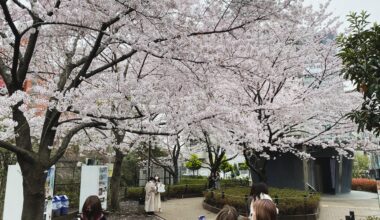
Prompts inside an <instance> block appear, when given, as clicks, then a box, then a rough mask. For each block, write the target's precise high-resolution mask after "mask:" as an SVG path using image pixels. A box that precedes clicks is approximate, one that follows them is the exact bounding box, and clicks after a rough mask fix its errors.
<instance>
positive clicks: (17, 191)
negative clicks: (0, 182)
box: [3, 164, 55, 220]
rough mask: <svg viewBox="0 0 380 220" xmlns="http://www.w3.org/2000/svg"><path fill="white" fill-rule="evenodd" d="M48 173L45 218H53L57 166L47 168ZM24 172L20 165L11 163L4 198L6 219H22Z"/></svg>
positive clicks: (45, 219) (49, 219) (4, 217)
mask: <svg viewBox="0 0 380 220" xmlns="http://www.w3.org/2000/svg"><path fill="white" fill-rule="evenodd" d="M47 172H48V175H47V177H46V182H45V195H46V200H45V208H44V220H51V217H52V197H53V190H54V175H55V166H53V167H51V168H50V169H49V170H47ZM22 181H23V180H22V173H21V169H20V166H19V165H18V164H16V165H9V166H8V174H7V184H6V187H5V198H4V212H3V219H4V220H21V214H22V204H23V202H24V195H23V186H22Z"/></svg>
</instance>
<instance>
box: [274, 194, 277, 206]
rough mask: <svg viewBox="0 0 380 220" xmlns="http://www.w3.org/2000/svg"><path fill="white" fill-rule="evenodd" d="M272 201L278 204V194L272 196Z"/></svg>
mask: <svg viewBox="0 0 380 220" xmlns="http://www.w3.org/2000/svg"><path fill="white" fill-rule="evenodd" d="M274 203H276V205H277V206H278V196H277V195H275V196H274Z"/></svg>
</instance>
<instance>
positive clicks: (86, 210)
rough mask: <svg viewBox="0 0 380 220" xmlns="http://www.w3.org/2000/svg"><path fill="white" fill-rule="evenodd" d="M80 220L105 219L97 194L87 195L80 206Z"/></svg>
mask: <svg viewBox="0 0 380 220" xmlns="http://www.w3.org/2000/svg"><path fill="white" fill-rule="evenodd" d="M80 219H81V220H106V217H105V216H104V213H103V209H102V204H101V202H100V199H99V197H98V196H89V197H87V199H86V201H85V202H84V204H83V207H82V214H81V218H80Z"/></svg>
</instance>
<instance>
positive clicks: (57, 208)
mask: <svg viewBox="0 0 380 220" xmlns="http://www.w3.org/2000/svg"><path fill="white" fill-rule="evenodd" d="M52 212H53V216H60V215H61V198H60V197H59V196H54V197H53V200H52Z"/></svg>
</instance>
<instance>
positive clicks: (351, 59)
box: [337, 11, 380, 135]
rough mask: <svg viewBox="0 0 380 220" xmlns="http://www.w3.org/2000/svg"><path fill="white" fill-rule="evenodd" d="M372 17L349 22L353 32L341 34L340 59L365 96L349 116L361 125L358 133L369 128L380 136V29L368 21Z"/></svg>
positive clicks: (356, 17) (351, 17)
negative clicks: (358, 106)
mask: <svg viewBox="0 0 380 220" xmlns="http://www.w3.org/2000/svg"><path fill="white" fill-rule="evenodd" d="M368 17H369V14H367V13H366V12H364V11H363V12H361V13H360V14H357V13H351V14H350V15H348V21H349V22H350V23H351V24H350V27H351V32H350V33H349V34H348V35H340V36H339V37H338V38H337V42H338V44H339V46H340V48H341V49H340V52H339V53H338V56H339V57H340V58H341V59H342V61H343V69H342V71H343V75H344V77H345V79H349V80H351V81H352V82H353V83H354V84H355V85H356V89H357V90H358V91H360V92H361V93H362V94H363V99H364V100H363V103H362V105H361V108H360V109H358V110H355V111H353V112H352V113H350V114H349V115H348V117H349V118H350V119H352V120H353V121H354V122H355V123H357V124H358V125H359V128H358V130H359V131H363V130H364V129H367V130H369V131H374V133H375V134H376V135H379V134H380V111H379V105H380V104H379V103H380V69H379V66H380V64H379V62H380V59H379V58H380V27H379V25H378V24H376V23H374V24H373V25H371V26H370V23H369V22H368V21H367V18H368Z"/></svg>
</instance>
